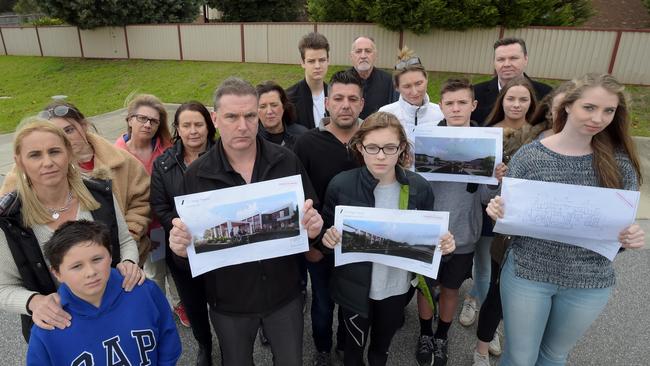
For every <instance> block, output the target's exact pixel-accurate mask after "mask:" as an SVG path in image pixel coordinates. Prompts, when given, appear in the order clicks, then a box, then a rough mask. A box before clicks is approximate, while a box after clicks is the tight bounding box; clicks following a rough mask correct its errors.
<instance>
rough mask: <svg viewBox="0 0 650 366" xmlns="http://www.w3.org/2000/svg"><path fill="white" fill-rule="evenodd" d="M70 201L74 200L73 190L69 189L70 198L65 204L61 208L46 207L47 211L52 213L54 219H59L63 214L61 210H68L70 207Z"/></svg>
mask: <svg viewBox="0 0 650 366" xmlns="http://www.w3.org/2000/svg"><path fill="white" fill-rule="evenodd" d="M70 202H72V191H68V198H66V200H65V205H63V207H61V208H49V207H45V209H46V210H47V212H49V213H50V215H52V219H54V220H57V219H58V218H59V217H60V216H61V212H65V211H68V210H69V209H70Z"/></svg>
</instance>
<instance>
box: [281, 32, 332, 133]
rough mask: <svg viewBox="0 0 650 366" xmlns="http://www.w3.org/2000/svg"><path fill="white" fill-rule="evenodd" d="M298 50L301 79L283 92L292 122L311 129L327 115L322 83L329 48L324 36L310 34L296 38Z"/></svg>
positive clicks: (327, 62) (324, 88) (327, 61)
mask: <svg viewBox="0 0 650 366" xmlns="http://www.w3.org/2000/svg"><path fill="white" fill-rule="evenodd" d="M298 50H300V58H301V61H300V65H301V66H302V68H303V69H305V78H304V79H302V80H301V81H299V82H297V83H296V84H294V85H293V86H291V87H290V88H289V89H287V96H288V97H289V100H290V101H291V103H293V105H295V106H296V120H295V121H294V122H296V123H298V124H301V125H303V126H305V127H307V128H308V129H312V128H314V127H316V126H317V125H318V123H319V122H320V120H321V118H323V117H325V116H326V115H327V114H326V113H327V111H326V110H325V97H327V84H325V82H324V80H325V75H326V74H327V67H328V66H329V52H330V45H329V43H328V42H327V38H325V36H323V35H322V34H320V33H315V32H311V33H309V34H307V35H305V36H303V37H302V38H301V39H300V42H299V43H298Z"/></svg>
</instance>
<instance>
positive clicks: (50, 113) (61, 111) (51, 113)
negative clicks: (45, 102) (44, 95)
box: [38, 105, 79, 119]
mask: <svg viewBox="0 0 650 366" xmlns="http://www.w3.org/2000/svg"><path fill="white" fill-rule="evenodd" d="M70 112H72V113H73V114H75V115H77V116H78V115H79V112H77V111H76V110H75V109H74V108H70V107H68V106H67V105H57V106H56V107H53V108H48V109H46V110H44V111H41V112H40V113H39V114H38V116H39V117H41V118H44V119H52V118H54V117H65V116H67V115H68V113H70Z"/></svg>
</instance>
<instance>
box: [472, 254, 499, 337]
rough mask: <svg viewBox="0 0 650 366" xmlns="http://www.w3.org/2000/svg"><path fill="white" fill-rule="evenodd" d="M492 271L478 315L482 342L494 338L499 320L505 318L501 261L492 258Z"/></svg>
mask: <svg viewBox="0 0 650 366" xmlns="http://www.w3.org/2000/svg"><path fill="white" fill-rule="evenodd" d="M491 262H492V271H491V275H490V288H489V289H488V293H487V296H486V297H485V300H484V301H483V304H482V305H481V311H480V312H479V315H478V328H477V329H476V336H477V337H478V339H479V340H480V341H482V342H490V341H492V338H494V332H496V331H497V327H498V326H499V322H500V321H501V319H502V318H503V309H502V308H501V291H500V290H499V276H500V275H501V267H500V266H499V263H497V262H495V261H494V260H491Z"/></svg>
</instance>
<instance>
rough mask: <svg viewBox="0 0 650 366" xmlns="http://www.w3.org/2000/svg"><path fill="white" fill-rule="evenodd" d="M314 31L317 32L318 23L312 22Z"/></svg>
mask: <svg viewBox="0 0 650 366" xmlns="http://www.w3.org/2000/svg"><path fill="white" fill-rule="evenodd" d="M314 33H318V23H316V22H314Z"/></svg>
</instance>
